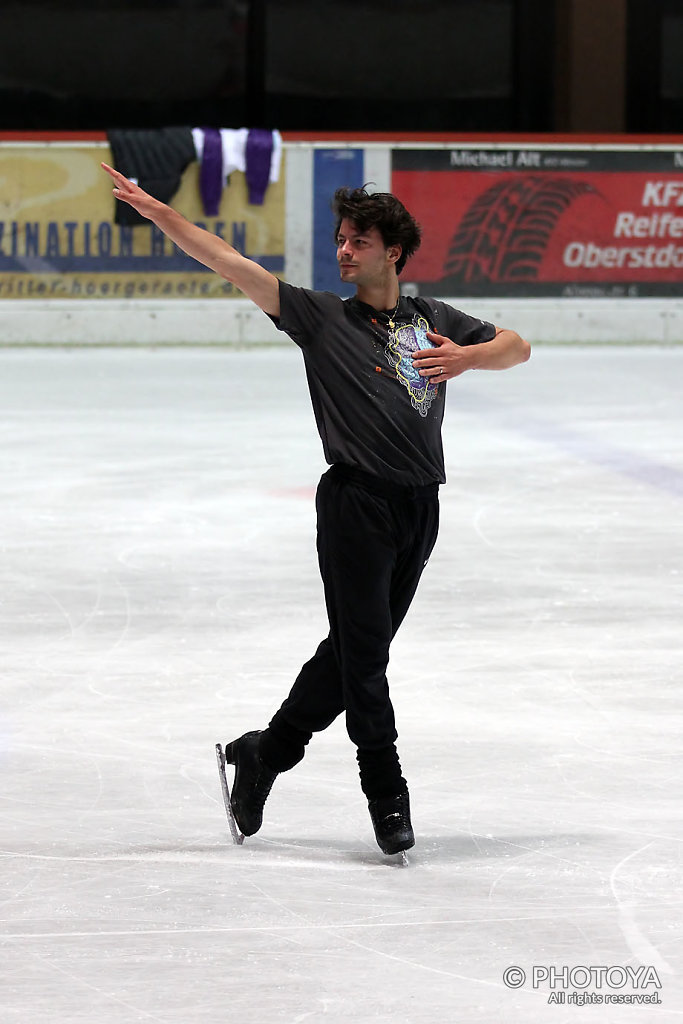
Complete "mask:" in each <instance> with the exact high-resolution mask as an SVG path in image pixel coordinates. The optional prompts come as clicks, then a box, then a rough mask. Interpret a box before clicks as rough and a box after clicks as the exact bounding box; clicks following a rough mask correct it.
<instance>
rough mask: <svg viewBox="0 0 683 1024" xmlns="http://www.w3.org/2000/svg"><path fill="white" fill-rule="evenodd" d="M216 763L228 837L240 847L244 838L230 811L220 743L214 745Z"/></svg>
mask: <svg viewBox="0 0 683 1024" xmlns="http://www.w3.org/2000/svg"><path fill="white" fill-rule="evenodd" d="M216 761H217V762H218V775H219V778H220V780H221V792H222V794H223V803H224V804H225V813H226V814H227V816H228V825H229V827H230V835H231V836H232V841H233V843H235V844H236V845H237V846H241V845H242V843H243V842H244V836H243V835H242V833H241V832H240V830H239V828H238V827H237V822H236V821H235V815H234V813H233V810H232V804H231V803H230V787H229V786H228V779H227V776H226V774H225V754H224V752H223V747H222V746H221V744H220V743H217V744H216Z"/></svg>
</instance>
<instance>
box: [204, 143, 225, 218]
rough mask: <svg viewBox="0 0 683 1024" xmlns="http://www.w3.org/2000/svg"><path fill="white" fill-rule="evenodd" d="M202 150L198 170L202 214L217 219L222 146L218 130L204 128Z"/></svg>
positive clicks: (220, 185) (220, 191)
mask: <svg viewBox="0 0 683 1024" xmlns="http://www.w3.org/2000/svg"><path fill="white" fill-rule="evenodd" d="M202 130H203V132H204V149H203V151H202V164H201V167H200V169H199V191H200V194H201V197H202V205H203V207H204V213H205V215H206V216H207V217H217V216H218V207H219V205H220V201H221V195H222V193H223V146H222V143H221V133H220V132H219V130H218V128H204V129H202Z"/></svg>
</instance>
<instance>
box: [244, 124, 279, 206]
mask: <svg viewBox="0 0 683 1024" xmlns="http://www.w3.org/2000/svg"><path fill="white" fill-rule="evenodd" d="M272 157H273V133H272V131H266V129H265V128H251V129H250V130H249V134H248V135H247V144H246V153H245V162H246V176H247V189H248V192H249V202H250V203H251V204H252V206H261V205H262V204H263V200H264V198H265V194H266V189H267V188H268V182H269V181H270V163H271V160H272Z"/></svg>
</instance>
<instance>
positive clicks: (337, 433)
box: [272, 281, 495, 486]
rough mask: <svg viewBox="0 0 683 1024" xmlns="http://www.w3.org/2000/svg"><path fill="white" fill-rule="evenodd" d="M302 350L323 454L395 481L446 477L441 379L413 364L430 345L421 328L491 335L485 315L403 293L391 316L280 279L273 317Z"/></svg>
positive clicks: (465, 337)
mask: <svg viewBox="0 0 683 1024" xmlns="http://www.w3.org/2000/svg"><path fill="white" fill-rule="evenodd" d="M272 319H273V322H274V323H275V325H276V327H278V329H279V330H281V331H284V332H285V333H286V334H288V335H289V337H290V338H291V339H292V341H294V342H295V343H296V344H297V345H298V346H299V347H300V348H301V350H302V352H303V355H304V362H305V366H306V375H307V378H308V386H309V390H310V394H311V402H312V404H313V412H314V414H315V419H316V423H317V425H318V431H319V433H320V437H321V439H322V443H323V451H324V454H325V459H326V461H327V462H328V463H330V464H331V465H332V464H334V463H337V462H343V463H346V464H347V465H350V466H355V467H356V468H358V469H362V470H365V471H366V472H368V473H373V474H374V475H375V476H378V477H381V478H382V479H384V480H389V481H392V482H393V483H395V484H400V485H405V486H415V485H418V486H419V485H422V484H430V483H434V482H439V483H444V482H445V479H446V476H445V472H444V460H443V448H442V444H441V423H442V420H443V414H444V400H445V397H446V385H445V384H438V385H435V384H432V383H430V382H429V380H428V378H426V377H420V375H419V374H418V372H417V370H415V369H414V368H413V366H412V354H413V353H414V352H415V351H417V350H418V349H421V348H430V347H431V342H430V341H429V339H428V338H427V336H426V332H427V331H435V332H436V333H437V334H442V335H444V336H445V337H447V338H450V339H451V341H454V342H455V343H456V344H458V345H477V344H479V343H480V342H483V341H490V340H491V338H493V337H494V335H495V327H493V325H492V324H489V323H485V322H484V321H482V320H477V319H475V318H474V317H471V316H468V315H467V314H466V313H461V312H460V311H459V310H457V309H454V308H453V307H452V306H449V305H447V304H446V303H445V302H440V301H439V300H437V299H423V298H417V299H413V298H407V297H403V298H401V300H400V304H399V306H398V308H397V310H396V312H395V314H394V315H393V322H394V325H395V326H394V328H393V329H390V328H389V325H388V319H389V318H388V316H387V315H385V314H382V313H378V312H377V311H376V310H375V309H373V308H372V306H368V305H366V304H365V303H363V302H360V301H359V300H358V299H356V298H353V299H346V300H343V299H341V298H340V297H339V296H338V295H334V294H333V293H332V292H316V291H311V290H310V289H308V288H295V287H294V286H293V285H290V284H286V283H285V282H283V281H281V282H280V316H279V317H273V318H272Z"/></svg>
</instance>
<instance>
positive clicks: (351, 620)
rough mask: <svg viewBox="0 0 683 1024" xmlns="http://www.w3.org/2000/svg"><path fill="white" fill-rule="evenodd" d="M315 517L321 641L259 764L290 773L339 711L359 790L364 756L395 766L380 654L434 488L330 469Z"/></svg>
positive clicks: (429, 543) (385, 653)
mask: <svg viewBox="0 0 683 1024" xmlns="http://www.w3.org/2000/svg"><path fill="white" fill-rule="evenodd" d="M316 509H317V515H318V535H317V545H318V559H319V564H320V572H321V575H322V579H323V584H324V589H325V602H326V605H327V614H328V619H329V624H330V632H329V635H328V636H327V637H326V639H325V640H323V641H322V643H321V644H320V645H319V647H318V649H317V651H316V652H315V654H314V655H313V657H312V658H311V659H310V661H308V662H306V664H305V665H304V666H303V668H302V669H301V672H300V673H299V676H298V677H297V679H296V681H295V683H294V685H293V687H292V690H291V692H290V694H289V696H288V697H287V699H286V700H285V702H284V704H283V705H282V707H281V708H280V710H279V711H278V712H277V714H276V715H275V717H274V718H273V720H272V722H271V723H270V726H269V730H268V732H269V733H270V735H269V737H268V738H267V742H266V751H264V752H263V756H264V759H266V760H267V757H266V753H267V750H268V749H270V751H271V756H272V760H279V761H280V763H281V764H282V765H283V767H284V762H285V761H289V760H291V761H293V762H294V763H296V761H298V760H300V758H301V757H302V756H303V747H304V745H305V744H306V742H308V740H309V739H310V737H311V734H312V733H314V732H320V731H321V730H323V729H326V728H327V726H329V725H330V724H331V723H332V722H333V721H334V720H335V718H337V716H338V715H340V714H341V713H342V711H345V712H346V726H347V730H348V734H349V737H350V738H351V741H352V742H353V743H354V744H355V746H356V747H357V748H358V751H359V763H360V765H361V783H363V757H364V756H365V759H366V761H368V762H369V763H370V764H372V763H377V764H378V766H379V765H381V763H382V753H383V752H388V751H390V750H391V751H394V757H395V747H394V743H395V741H396V738H397V732H396V725H395V721H394V709H393V706H392V703H391V699H390V696H389V687H388V683H387V677H386V669H387V664H388V661H389V646H390V644H391V641H392V639H393V637H394V635H395V634H396V631H397V630H398V627H399V626H400V625H401V622H402V621H403V619H404V617H405V614H406V612H407V611H408V608H409V607H410V603H411V601H412V599H413V597H414V595H415V591H416V589H417V585H418V582H419V579H420V576H421V575H422V570H423V569H424V566H425V564H426V562H427V559H428V558H429V556H430V554H431V551H432V548H433V547H434V543H435V541H436V536H437V532H438V526H439V501H438V484H431V485H428V486H426V487H416V488H402V487H396V486H394V485H392V484H388V483H386V482H384V481H382V480H379V479H377V478H375V477H372V476H370V475H369V474H365V473H362V472H360V471H359V470H355V469H352V468H350V467H347V466H341V465H337V466H333V467H332V469H330V470H329V471H328V472H327V473H325V475H324V476H323V477H322V479H321V481H320V484H319V486H318V491H317V496H316ZM264 738H265V737H264ZM287 745H289V747H290V751H289V753H286V751H285V748H286V746H287ZM297 746H298V747H299V749H298V750H296V751H295V749H294V748H295V747H297ZM278 748H279V753H278ZM373 754H376V755H377V756H378V757H379V761H378V762H377V757H375V758H374V760H373ZM396 764H398V760H397V758H396ZM287 766H288V767H289V766H291V765H289V764H288V765H287ZM272 767H274V768H277V767H278V765H277V764H273V765H272ZM399 778H400V769H399ZM363 788H364V790H366V793H367V787H366V786H365V785H364V786H363ZM370 788H372V785H371V786H370ZM380 788H381V787H380ZM368 795H371V794H368Z"/></svg>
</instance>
